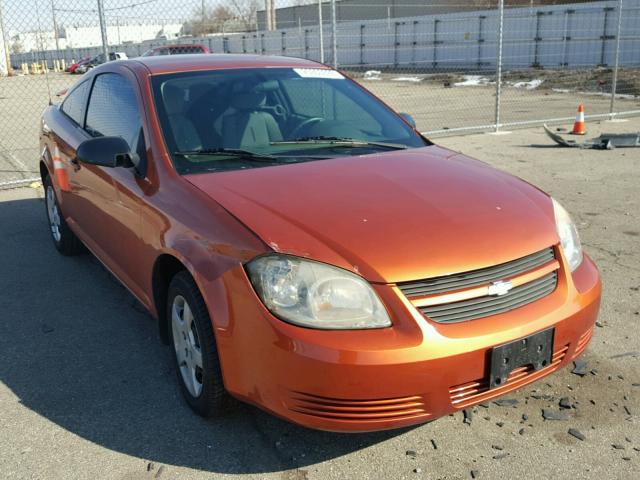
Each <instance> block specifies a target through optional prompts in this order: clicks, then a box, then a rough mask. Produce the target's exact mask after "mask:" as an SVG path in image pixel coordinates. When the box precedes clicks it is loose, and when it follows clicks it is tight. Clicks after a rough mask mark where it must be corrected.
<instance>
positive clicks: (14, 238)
mask: <svg viewBox="0 0 640 480" xmlns="http://www.w3.org/2000/svg"><path fill="white" fill-rule="evenodd" d="M588 127H589V130H590V131H589V133H590V136H591V135H592V136H595V135H597V134H598V133H599V132H600V131H602V130H606V131H618V132H621V131H638V130H640V120H639V119H633V120H631V121H629V122H625V123H603V124H601V125H598V124H589V125H588ZM439 143H441V144H443V145H445V146H449V147H450V148H454V149H457V150H461V151H463V152H464V153H468V154H470V155H474V156H476V157H478V158H480V159H482V160H484V161H487V162H489V163H492V164H494V165H496V166H498V167H500V168H504V169H506V170H509V171H511V172H512V173H515V174H517V175H519V176H522V177H523V178H525V179H527V180H529V181H532V182H533V183H535V184H537V185H539V186H541V187H542V188H543V189H545V190H547V191H549V192H550V193H552V194H553V195H554V196H556V198H558V199H559V200H560V201H561V202H562V203H563V204H564V205H565V206H566V207H567V209H568V210H569V211H570V212H572V214H573V216H574V219H575V220H576V221H577V223H578V226H579V229H580V232H581V234H582V239H583V243H584V245H585V250H586V251H587V253H589V254H590V255H591V256H592V257H593V258H594V259H595V260H596V262H597V263H598V265H599V267H600V268H601V270H602V274H603V278H604V298H603V306H602V312H601V315H600V319H599V326H598V327H597V328H596V331H595V334H594V339H593V341H592V343H591V345H590V347H589V348H588V349H587V352H586V353H585V354H584V356H583V357H582V358H583V360H584V361H585V362H586V365H584V371H585V374H584V375H576V374H575V373H572V372H571V370H572V368H573V367H570V368H566V369H563V370H562V371H559V372H557V373H555V374H553V375H552V376H550V377H547V378H545V379H544V380H542V381H540V382H538V383H536V384H533V385H530V386H528V387H525V388H522V389H520V390H518V391H516V392H514V393H512V394H509V395H508V396H507V397H506V398H507V399H508V400H510V401H508V402H490V403H488V404H486V405H484V406H478V407H475V408H474V409H471V410H470V411H469V412H467V417H466V418H467V419H468V420H467V422H465V416H464V415H463V413H458V414H455V415H452V416H448V417H445V418H442V419H439V420H437V421H434V422H432V423H429V424H426V425H422V426H418V427H415V428H409V429H403V430H395V431H387V432H380V433H373V434H357V435H347V434H334V433H326V432H317V431H312V430H308V429H305V428H302V427H298V426H295V425H292V424H290V423H287V422H285V421H282V420H279V419H277V418H274V417H272V416H271V415H269V414H267V413H264V412H262V411H260V410H258V409H256V408H254V407H249V406H240V407H239V408H238V409H237V410H236V411H235V412H234V413H232V414H230V415H229V416H227V417H225V418H221V419H216V420H203V419H201V418H199V417H197V416H196V415H194V414H192V413H191V411H190V410H189V408H188V407H187V405H186V404H185V402H184V401H183V400H182V397H181V394H180V391H179V389H178V384H177V381H176V379H175V376H174V372H173V369H172V366H171V363H170V361H171V356H170V351H169V350H168V347H166V346H163V345H162V344H161V343H160V342H159V340H158V334H157V329H156V325H155V323H154V321H153V319H151V317H150V316H149V315H148V314H147V313H145V312H144V311H143V310H142V309H141V307H140V306H139V305H138V304H137V303H136V301H135V300H134V299H133V297H132V296H131V295H130V294H129V293H128V292H127V291H126V290H125V289H124V288H123V287H122V286H120V285H119V284H118V283H117V281H116V280H115V279H114V278H113V277H112V276H111V275H110V274H109V273H108V272H106V271H105V269H104V268H103V267H102V266H101V265H100V264H99V262H98V261H97V260H96V259H95V258H93V257H92V256H91V255H89V254H86V255H82V256H79V257H73V258H65V257H61V256H60V255H58V253H57V252H56V251H55V249H54V247H53V245H52V244H51V241H50V239H49V233H48V231H47V225H46V221H45V211H44V204H43V202H42V199H41V197H42V192H41V189H39V188H22V189H14V190H6V191H0V252H1V253H0V259H1V260H0V312H2V313H3V315H2V320H1V321H0V477H1V478H6V479H58V478H60V479H61V478H64V479H89V478H91V479H94V478H99V479H158V478H159V479H183V478H184V479H204V478H206V479H211V478H221V477H225V476H232V475H240V474H241V475H244V476H247V477H249V478H279V479H342V478H345V479H361V478H362V479H365V478H368V479H386V478H393V479H395V478H408V479H414V478H416V479H423V478H424V479H467V478H489V479H494V478H508V479H510V478H520V479H529V478H531V479H534V478H535V479H537V478H555V479H575V478H580V479H582V478H589V479H591V478H592V479H609V478H611V479H632V478H640V429H639V428H638V424H639V422H640V341H639V340H638V331H639V328H638V327H639V323H640V312H639V310H640V247H639V241H640V188H639V187H638V183H639V182H638V178H639V177H640V150H638V149H637V150H623V149H618V150H614V151H600V152H596V151H580V150H571V149H560V148H556V147H552V146H550V142H549V141H547V139H546V137H545V136H544V134H543V133H542V131H541V129H533V130H521V131H515V132H513V133H511V134H508V135H475V136H466V137H450V138H446V139H440V141H439ZM544 410H546V411H547V413H546V416H547V418H548V419H545V418H543V411H544ZM555 417H558V418H560V419H552V418H555ZM570 430H571V431H570Z"/></svg>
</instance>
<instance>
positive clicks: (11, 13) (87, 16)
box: [0, 0, 246, 32]
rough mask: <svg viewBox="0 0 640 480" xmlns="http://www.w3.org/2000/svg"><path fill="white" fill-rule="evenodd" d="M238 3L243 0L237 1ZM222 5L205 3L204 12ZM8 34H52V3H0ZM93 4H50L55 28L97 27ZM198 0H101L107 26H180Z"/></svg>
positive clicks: (83, 0) (89, 0)
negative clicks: (15, 32)
mask: <svg viewBox="0 0 640 480" xmlns="http://www.w3.org/2000/svg"><path fill="white" fill-rule="evenodd" d="M239 1H240V2H243V1H246V0H239ZM220 3H229V2H223V1H221V0H205V6H206V7H207V8H210V7H214V6H215V5H219V4H220ZM0 4H4V8H3V12H4V17H5V18H4V23H5V28H6V29H7V30H9V31H21V32H25V31H33V30H37V29H38V25H40V28H41V29H42V30H53V15H52V8H51V7H52V0H0ZM97 5H98V4H97V0H53V6H54V7H55V12H56V21H57V23H58V25H59V26H60V25H66V26H71V25H83V26H91V25H98V23H99V21H98V13H97V8H98V7H97ZM201 5H202V0H104V8H105V16H106V19H107V23H111V22H113V23H115V21H116V17H117V19H118V21H119V22H120V23H121V24H122V23H125V22H126V23H139V22H141V21H142V22H144V23H162V22H165V23H173V22H182V21H184V20H186V19H188V18H189V17H191V16H192V15H193V13H194V12H195V11H198V10H199V9H200V8H201Z"/></svg>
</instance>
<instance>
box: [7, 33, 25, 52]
mask: <svg viewBox="0 0 640 480" xmlns="http://www.w3.org/2000/svg"><path fill="white" fill-rule="evenodd" d="M9 50H10V51H11V53H13V54H17V53H24V47H23V46H22V42H21V41H20V37H18V36H17V35H16V36H15V37H12V38H11V45H10V46H9Z"/></svg>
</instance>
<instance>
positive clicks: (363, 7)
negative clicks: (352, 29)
mask: <svg viewBox="0 0 640 480" xmlns="http://www.w3.org/2000/svg"><path fill="white" fill-rule="evenodd" d="M322 1H323V4H322V18H323V22H324V23H326V22H329V21H330V20H331V2H330V1H329V0H322ZM589 1H596V0H505V2H504V3H505V6H506V7H526V6H531V7H533V6H536V5H559V4H566V3H587V2H589ZM273 3H276V2H273ZM273 3H269V0H267V1H266V2H265V6H266V7H269V6H270V5H273ZM497 6H498V0H467V1H462V0H336V17H337V18H338V20H339V21H341V22H349V21H358V20H377V19H381V18H389V19H391V18H402V17H416V16H422V15H438V14H443V13H456V12H468V11H475V10H489V9H495V8H497ZM268 10H269V9H268V8H266V9H262V10H258V12H257V24H258V30H275V29H280V28H292V27H297V26H300V27H304V26H308V25H317V24H318V1H317V0H308V1H304V5H294V6H291V7H283V8H275V9H274V10H272V12H271V15H270V16H268V15H266V14H265V12H266V11H268ZM270 27H271V28H270Z"/></svg>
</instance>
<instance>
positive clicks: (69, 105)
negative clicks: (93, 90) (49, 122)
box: [60, 81, 91, 126]
mask: <svg viewBox="0 0 640 480" xmlns="http://www.w3.org/2000/svg"><path fill="white" fill-rule="evenodd" d="M90 84H91V82H88V81H85V82H83V83H81V84H80V85H78V86H77V87H76V88H74V89H73V90H72V91H71V92H70V93H68V94H67V98H65V99H64V102H62V105H61V106H60V110H62V111H63V112H64V113H65V115H67V117H69V118H70V119H71V120H73V121H74V122H75V123H77V124H78V125H80V126H82V124H83V120H84V118H83V114H84V106H85V104H86V103H87V94H88V93H89V86H90Z"/></svg>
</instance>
